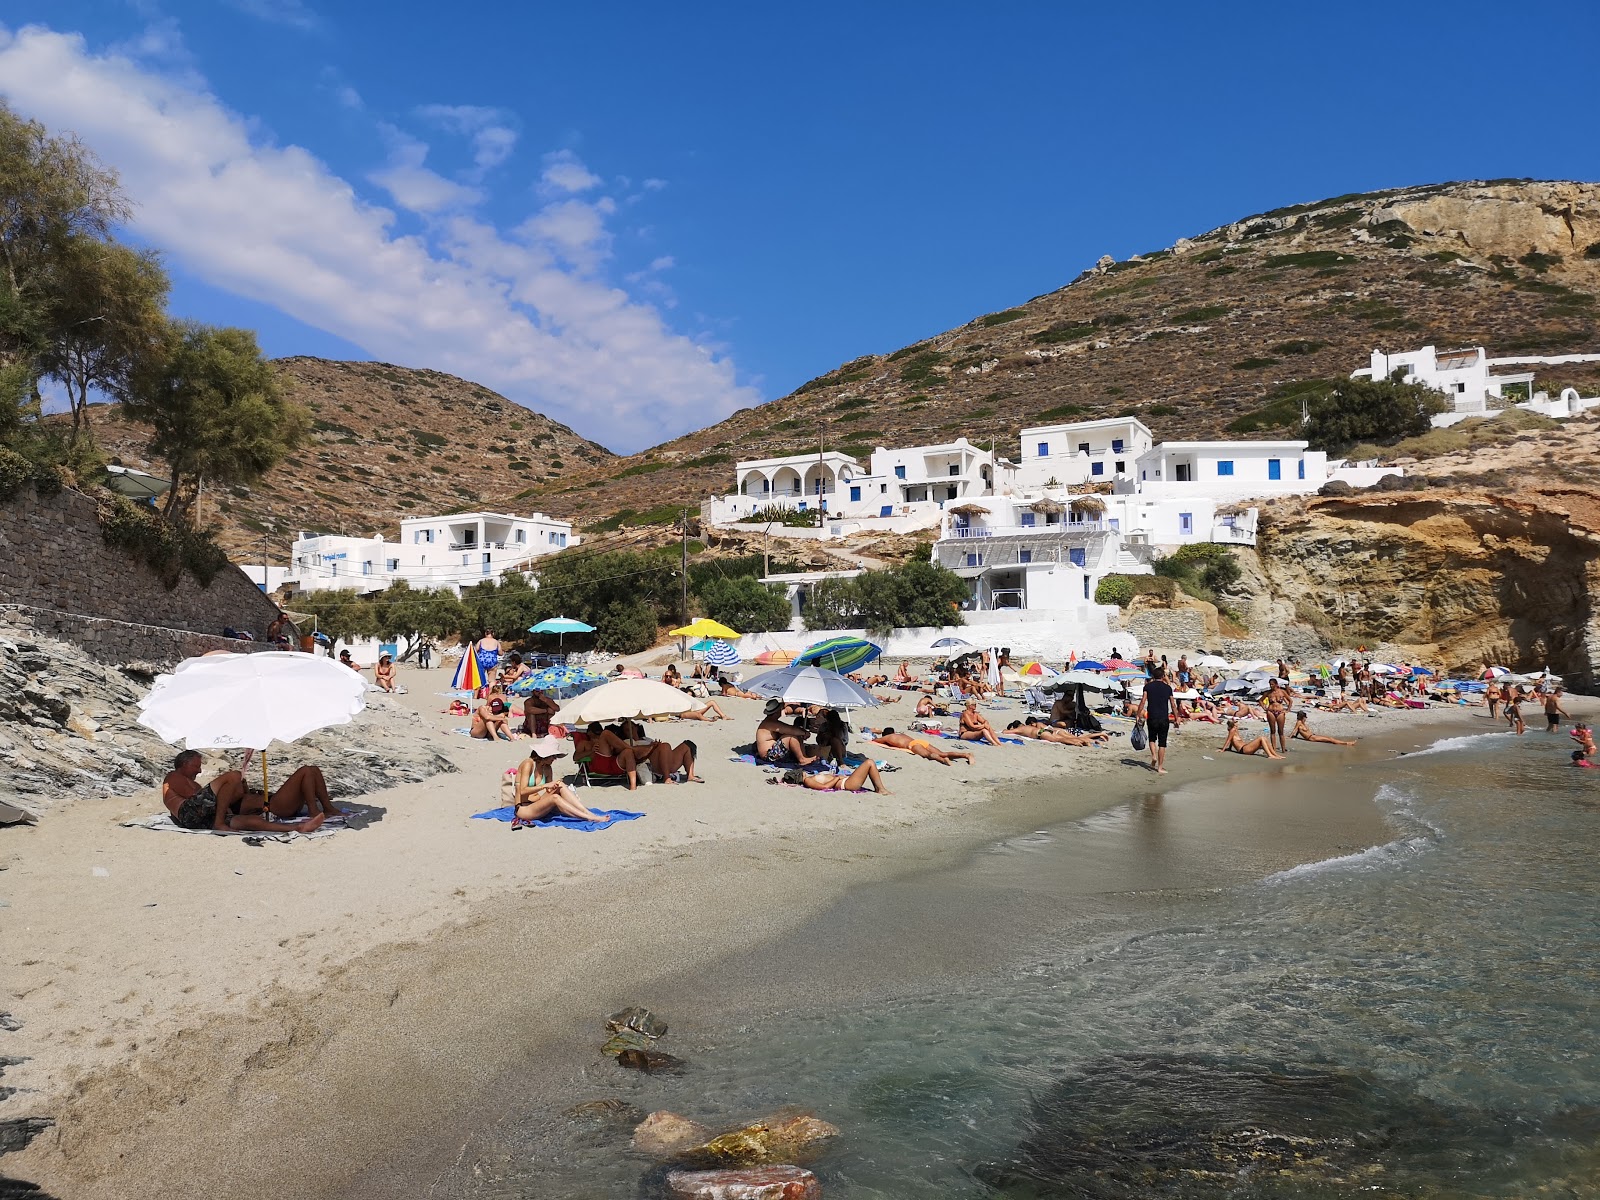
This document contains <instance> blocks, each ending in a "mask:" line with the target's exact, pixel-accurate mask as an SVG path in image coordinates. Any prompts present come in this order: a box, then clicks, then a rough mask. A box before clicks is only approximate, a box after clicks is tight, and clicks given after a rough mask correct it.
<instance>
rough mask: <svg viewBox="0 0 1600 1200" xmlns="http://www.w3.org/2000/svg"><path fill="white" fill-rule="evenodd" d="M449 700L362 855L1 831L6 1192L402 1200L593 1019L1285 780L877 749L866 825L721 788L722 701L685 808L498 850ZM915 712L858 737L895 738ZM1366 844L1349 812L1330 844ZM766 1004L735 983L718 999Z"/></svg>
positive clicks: (1436, 725) (1107, 754)
mask: <svg viewBox="0 0 1600 1200" xmlns="http://www.w3.org/2000/svg"><path fill="white" fill-rule="evenodd" d="M446 678H447V677H446V676H445V674H444V672H442V671H434V672H429V673H417V672H412V673H410V674H409V676H408V678H407V680H406V682H408V683H409V684H410V687H411V691H410V694H409V695H408V696H406V697H404V698H403V701H404V703H406V704H407V705H409V706H410V707H412V708H413V709H414V710H415V711H417V712H418V713H419V714H420V715H421V716H422V718H423V719H422V724H421V732H420V733H419V734H418V736H419V737H420V738H423V739H426V740H427V741H428V742H429V743H430V744H433V745H435V746H437V748H438V749H439V750H440V751H441V752H442V753H444V754H446V755H447V756H448V757H449V758H450V759H451V760H452V761H453V762H454V763H455V764H456V765H457V766H458V767H459V769H460V772H459V773H458V774H454V775H440V776H437V777H435V778H433V779H430V780H427V781H425V782H423V783H418V784H411V785H406V786H402V787H397V788H393V789H390V790H388V791H385V792H381V793H375V794H372V795H368V796H365V797H362V798H361V803H362V804H363V805H365V806H368V807H370V808H371V809H372V810H373V811H372V818H373V819H372V820H371V821H370V823H369V824H368V825H367V826H366V827H365V828H362V829H352V830H348V831H344V832H341V833H339V834H338V835H336V836H334V837H331V838H326V839H321V840H316V841H304V840H302V841H298V842H293V843H290V844H273V843H269V844H267V845H264V846H259V847H252V846H248V845H245V844H243V843H242V842H241V841H240V840H239V839H237V838H221V837H215V838H213V837H184V836H177V835H173V834H161V833H154V832H150V831H146V830H142V829H127V828H122V827H120V825H119V822H122V821H125V820H128V819H130V818H133V817H137V816H140V815H144V814H146V813H149V812H152V811H155V810H156V809H157V808H158V807H159V801H158V800H157V799H156V798H155V797H154V795H153V794H151V795H148V796H145V797H142V798H139V799H136V800H133V801H129V800H126V799H112V800H86V801H82V802H78V803H74V804H71V805H67V806H63V807H62V808H61V809H59V810H58V811H55V812H53V813H52V814H51V816H50V818H49V820H48V821H47V822H44V823H43V824H41V825H40V826H38V827H36V828H30V829H12V830H8V831H7V835H6V841H5V847H4V854H5V858H4V862H3V865H4V867H5V870H4V871H3V873H0V898H3V899H4V900H5V902H6V904H7V906H8V908H7V912H6V921H5V924H4V930H3V948H0V955H3V961H5V962H6V963H7V964H8V967H7V973H6V980H5V997H4V999H3V1001H0V1007H3V1008H4V1009H5V1010H8V1011H9V1012H11V1013H12V1014H13V1016H14V1017H15V1019H16V1020H17V1021H18V1022H20V1024H21V1028H20V1030H19V1031H17V1032H12V1033H5V1034H0V1039H3V1040H0V1054H5V1055H9V1056H13V1057H17V1058H25V1059H27V1061H26V1062H24V1063H22V1064H21V1065H18V1066H13V1067H10V1068H8V1069H7V1071H6V1075H5V1080H4V1082H5V1084H6V1085H7V1086H9V1087H15V1088H17V1089H18V1091H17V1093H16V1094H15V1095H14V1096H12V1097H10V1098H9V1099H7V1100H5V1101H4V1103H3V1106H0V1117H6V1118H16V1117H25V1116H48V1117H51V1118H53V1119H54V1120H55V1122H56V1124H55V1126H54V1127H53V1128H52V1129H50V1130H48V1131H46V1132H45V1133H43V1134H42V1135H40V1136H39V1137H38V1138H37V1139H36V1140H35V1141H34V1142H33V1144H32V1145H31V1146H30V1147H28V1148H27V1149H26V1150H25V1151H22V1152H20V1153H18V1154H15V1155H12V1156H9V1157H7V1158H6V1160H5V1162H4V1163H3V1170H4V1172H5V1174H7V1175H10V1176H14V1177H18V1178H24V1179H29V1180H32V1181H35V1182H37V1183H39V1184H40V1185H42V1186H44V1187H45V1188H46V1189H47V1190H49V1191H51V1192H54V1193H57V1194H60V1195H63V1196H70V1197H117V1196H126V1195H130V1194H137V1193H141V1192H146V1191H148V1192H152V1193H166V1194H172V1195H220V1194H227V1195H230V1196H234V1197H257V1196H260V1197H266V1196H282V1195H301V1196H349V1195H374V1196H376V1195H385V1194H388V1195H394V1194H420V1193H422V1192H423V1191H425V1190H426V1188H425V1187H424V1186H422V1185H421V1184H419V1183H418V1178H417V1174H416V1171H417V1170H418V1169H420V1164H419V1162H418V1161H417V1156H418V1155H419V1153H420V1150H421V1148H429V1151H430V1153H437V1152H438V1151H440V1150H441V1149H443V1148H446V1147H448V1146H450V1145H452V1144H453V1145H457V1146H459V1145H461V1144H462V1137H461V1133H460V1128H461V1116H462V1114H463V1112H464V1111H466V1110H467V1109H468V1108H469V1107H470V1106H472V1105H482V1104H484V1103H485V1102H486V1098H487V1097H492V1096H493V1094H494V1090H495V1088H496V1087H497V1086H501V1084H500V1082H499V1081H502V1080H505V1079H508V1078H509V1075H508V1068H509V1067H511V1066H512V1065H516V1066H517V1067H519V1068H521V1069H522V1070H523V1071H526V1068H527V1065H528V1061H529V1055H530V1054H534V1055H537V1054H538V1053H542V1052H543V1050H542V1049H541V1048H543V1047H548V1046H554V1045H561V1044H571V1045H573V1046H578V1047H581V1048H582V1049H583V1051H584V1052H585V1053H592V1048H591V1047H590V1046H589V1043H590V1042H591V1041H592V1040H593V1030H594V1029H595V1027H596V1022H597V1020H598V1019H599V1017H600V1016H603V1014H604V1013H606V1012H608V1011H611V1010H612V1009H613V1008H615V1007H618V1006H620V1005H622V1004H626V1003H634V1002H645V1000H646V998H645V997H644V996H643V995H641V993H643V992H646V991H649V990H650V989H651V987H652V984H653V982H654V981H657V980H662V979H665V978H667V977H669V976H670V977H673V978H675V979H677V980H679V981H680V985H679V986H680V988H681V981H683V980H686V979H693V978H694V977H695V974H696V973H697V972H702V973H714V972H716V971H717V970H719V965H720V964H725V963H727V962H729V961H731V960H732V959H734V958H735V957H736V956H738V955H740V954H743V953H746V952H749V951H752V950H753V949H755V948H757V947H759V946H761V945H762V944H763V943H765V942H767V941H769V940H770V939H772V938H773V937H774V936H776V935H777V934H778V933H780V932H782V931H784V930H787V929H793V928H795V927H796V926H798V925H800V924H802V923H803V922H805V921H807V920H808V919H811V918H812V917H813V916H814V915H815V914H816V913H818V912H820V911H822V910H823V909H824V908H826V907H827V906H828V905H830V904H832V903H834V902H836V901H837V900H838V898H839V897H841V896H842V895H844V894H845V893H847V892H848V891H849V890H850V889H851V888H852V887H856V886H858V885H861V884H864V883H870V882H872V881H875V880H881V879H884V878H888V877H891V876H894V875H896V874H901V873H906V872H912V871H917V870H921V869H925V868H927V867H928V866H930V865H932V864H935V863H938V862H940V861H942V860H946V859H948V858H950V857H951V856H954V855H958V854H961V853H964V852H966V851H968V850H970V849H971V848H972V847H974V846H976V845H979V844H981V843H983V842H984V841H986V840H989V839H993V838H996V837H1004V836H1007V835H1009V834H1011V833H1015V832H1017V831H1021V830H1029V829H1032V828H1034V827H1035V826H1037V825H1040V824H1047V823H1061V822H1065V821H1069V820H1072V819H1074V818H1075V817H1079V816H1084V815H1086V814H1089V813H1092V812H1095V811H1097V810H1100V809H1105V808H1109V807H1111V806H1113V805H1116V804H1118V803H1122V802H1124V801H1125V800H1127V799H1128V798H1129V797H1135V796H1141V795H1150V794H1155V795H1159V794H1162V793H1165V792H1169V791H1172V790H1174V789H1177V788H1180V787H1183V786H1186V785H1190V784H1194V783H1196V782H1198V781H1202V780H1205V779H1209V778H1221V777H1223V776H1226V775H1232V774H1235V773H1238V772H1241V771H1256V772H1259V771H1275V770H1281V769H1283V768H1281V767H1280V766H1279V765H1278V764H1274V763H1270V762H1267V761H1266V760H1264V759H1252V760H1248V761H1246V760H1241V759H1239V758H1238V757H1237V756H1234V755H1228V756H1222V755H1218V754H1217V753H1216V746H1217V745H1218V744H1219V743H1220V741H1221V733H1220V731H1219V730H1218V729H1217V728H1216V727H1215V726H1211V725H1205V724H1191V725H1188V726H1186V727H1185V729H1184V732H1183V733H1182V735H1181V736H1180V738H1179V740H1178V741H1177V743H1176V745H1175V749H1174V752H1173V755H1172V759H1171V766H1172V770H1171V773H1170V774H1169V775H1168V776H1166V777H1164V778H1161V779H1159V780H1158V778H1157V777H1156V776H1155V775H1153V774H1152V773H1150V772H1149V771H1148V770H1146V769H1144V767H1143V765H1142V764H1143V763H1144V762H1145V761H1146V757H1145V756H1144V755H1136V754H1133V753H1131V752H1130V751H1129V750H1128V749H1127V746H1126V741H1125V739H1123V738H1114V739H1113V743H1112V746H1111V747H1110V748H1109V749H1105V750H1077V749H1070V748H1065V747H1059V746H1049V745H1041V744H1033V743H1030V744H1028V745H1024V746H1010V745H1007V746H1003V747H1000V748H993V747H981V748H978V749H977V750H976V751H975V754H976V756H977V761H976V763H974V764H973V765H972V766H965V765H963V764H956V765H955V766H953V767H948V768H946V767H940V766H937V765H935V764H932V763H928V762H924V761H922V760H919V759H916V758H914V757H912V756H910V755H906V754H900V753H897V752H894V751H889V750H883V751H882V752H881V756H882V757H884V758H885V759H886V760H887V761H890V762H892V763H894V764H895V765H896V766H897V767H899V768H900V769H899V770H897V771H895V772H893V773H891V774H889V775H887V776H886V782H887V784H888V786H889V787H890V788H891V789H892V791H893V795H891V796H888V797H884V798H881V799H880V798H876V797H874V796H872V795H870V794H861V795H852V794H848V793H821V792H811V791H802V790H798V789H792V788H784V787H770V786H767V785H766V775H765V773H764V772H762V771H761V770H759V769H758V768H756V767H753V766H748V765H744V764H740V763H735V762H731V761H729V758H730V755H731V754H732V752H733V750H734V747H736V746H740V745H743V744H745V743H748V742H749V741H750V739H751V737H752V734H753V730H754V726H755V723H756V721H757V719H758V714H759V711H760V705H759V703H758V702H756V701H738V700H734V701H723V702H722V703H723V705H724V707H725V708H726V709H727V711H728V712H729V713H730V714H731V715H732V717H733V720H731V721H727V722H719V723H715V724H705V723H699V722H674V723H663V724H660V725H657V726H655V727H654V729H653V732H654V733H656V735H657V736H660V737H663V738H666V739H668V740H671V741H674V742H676V741H679V740H682V739H684V738H691V739H693V740H694V741H696V742H697V743H698V745H699V747H700V751H701V759H700V762H701V765H700V773H701V774H702V775H703V776H704V777H705V779H706V780H707V782H706V783H705V784H703V785H675V786H669V785H662V784H658V785H655V786H653V787H648V788H641V789H640V790H638V791H636V792H633V793H628V792H626V791H625V790H623V789H621V788H617V787H608V788H604V789H596V790H595V791H594V792H593V793H580V794H581V795H582V796H583V798H584V799H585V801H586V802H587V803H589V804H590V805H591V807H595V806H604V807H609V808H625V809H630V810H634V811H641V812H643V813H645V814H646V815H645V816H644V818H642V819H640V820H637V821H628V822H623V823H619V824H617V825H616V826H614V827H613V828H610V829H607V830H603V831H599V832H595V833H575V832H572V831H567V830H555V829H531V830H520V831H515V832H514V831H512V830H511V829H510V827H509V826H508V825H505V824H502V823H499V822H495V821H486V820H471V819H470V817H471V814H473V813H475V812H480V811H483V810H486V809H489V808H493V807H495V806H496V805H497V804H498V803H499V798H498V793H499V778H500V776H501V774H502V772H503V771H504V770H505V768H506V767H508V766H511V765H514V764H515V763H516V762H517V761H518V760H519V759H520V758H521V756H522V747H521V746H520V745H517V744H513V745H485V744H482V743H473V742H470V741H468V740H467V739H466V738H464V737H461V736H458V735H455V734H452V733H451V732H450V730H451V729H452V728H453V727H454V726H456V725H458V724H459V723H460V719H459V718H454V717H450V716H448V715H447V714H445V713H444V712H443V711H442V710H443V708H444V707H445V704H446V700H445V699H444V698H442V697H441V696H439V695H437V694H436V692H437V691H439V690H440V689H441V688H442V687H443V684H444V681H445V679H446ZM910 708H911V703H910V701H909V700H907V701H904V702H902V703H900V704H897V705H892V706H889V707H888V708H886V709H883V710H880V711H881V714H882V715H881V716H879V717H878V720H877V723H879V724H894V725H896V726H897V727H904V725H906V724H907V723H908V719H909V717H910V715H911V713H910ZM988 715H990V717H991V719H993V720H995V721H996V723H997V724H1002V723H1003V721H1002V720H1001V719H1000V718H1002V717H1004V718H1005V719H1009V716H1010V715H1009V714H1002V713H998V712H996V713H990V714H988ZM1467 724H1476V725H1478V726H1479V727H1480V728H1487V727H1488V722H1487V719H1486V714H1485V713H1484V712H1483V710H1481V709H1476V710H1474V709H1464V710H1458V709H1447V708H1442V707H1439V708H1434V709H1431V710H1428V711H1424V712H1406V713H1399V712H1383V713H1381V714H1380V715H1378V716H1375V717H1372V718H1364V717H1345V716H1339V717H1334V716H1328V715H1325V714H1324V715H1321V716H1320V718H1318V719H1316V720H1315V721H1314V725H1315V727H1316V728H1318V730H1319V731H1321V732H1326V733H1330V734H1333V735H1336V736H1360V737H1362V738H1363V739H1364V742H1363V745H1362V746H1361V747H1358V748H1357V749H1355V750H1351V751H1345V750H1341V749H1339V748H1336V747H1328V746H1307V747H1302V746H1300V745H1298V744H1297V745H1296V746H1295V747H1294V753H1292V754H1291V756H1290V761H1289V763H1288V764H1287V766H1288V767H1289V768H1292V769H1297V770H1298V769H1302V768H1303V767H1304V766H1305V764H1307V763H1312V764H1322V763H1330V764H1331V763H1333V762H1334V761H1335V760H1336V759H1337V758H1338V757H1339V756H1341V755H1351V756H1356V755H1372V754H1392V753H1394V752H1395V751H1396V750H1397V749H1405V748H1408V747H1410V746H1412V745H1417V744H1421V743H1422V742H1425V741H1428V740H1431V739H1432V738H1433V737H1435V736H1440V735H1441V732H1442V731H1447V730H1448V729H1449V728H1451V727H1460V726H1463V725H1467ZM1111 727H1112V728H1125V726H1111ZM1430 731H1432V732H1430ZM1529 736H1530V737H1532V736H1543V735H1542V734H1534V733H1530V734H1529ZM1316 773H1317V772H1316V771H1315V770H1314V771H1313V774H1316ZM1383 837H1384V828H1383V823H1382V821H1381V819H1379V818H1378V816H1377V814H1376V812H1374V813H1373V814H1372V818H1371V820H1370V822H1369V823H1362V822H1356V823H1354V824H1347V825H1346V826H1345V827H1344V829H1343V830H1342V832H1341V839H1342V840H1341V841H1339V842H1338V843H1337V845H1338V846H1341V847H1348V846H1350V845H1357V846H1359V845H1360V844H1362V843H1365V844H1371V843H1374V842H1377V841H1381V840H1382V839H1383ZM1286 852H1287V851H1286ZM880 945H881V943H880ZM962 952H963V951H961V950H960V948H955V949H953V950H952V954H954V955H959V954H960V953H962ZM966 952H967V953H970V952H971V951H970V949H969V950H968V951H966ZM893 957H894V956H893V955H892V954H887V955H883V954H872V953H868V954H864V955H863V956H862V958H863V964H864V965H863V967H862V971H861V978H860V979H856V980H839V979H809V980H808V979H807V977H806V974H805V971H804V969H803V967H798V968H796V967H794V966H793V965H791V969H789V970H787V971H784V972H776V973H775V974H774V976H773V978H772V980H771V986H772V988H773V990H772V991H771V992H770V993H769V1003H770V1005H771V1006H773V1007H778V1006H781V1005H783V1004H786V1003H792V1002H797V1001H799V1000H801V999H803V997H804V993H805V990H806V988H807V987H812V988H815V989H819V990H826V989H830V988H841V987H857V988H860V987H863V986H866V985H868V984H869V983H870V980H871V977H872V975H873V973H874V971H882V972H891V971H904V970H906V969H908V968H907V965H906V964H905V963H904V962H901V963H898V964H896V963H894V962H893V961H884V960H885V959H888V960H892V959H893ZM938 966H939V964H938V963H931V964H928V966H927V969H929V970H935V969H937V968H938ZM761 983H762V981H761V980H760V979H755V980H746V981H744V989H743V991H742V993H741V996H742V999H741V1001H740V1002H747V1001H748V999H749V997H750V996H751V995H756V996H759V995H761V994H762V993H761V987H760V985H761ZM723 990H724V991H726V989H723ZM422 1157H423V1158H426V1157H427V1156H426V1155H422ZM435 1161H437V1159H435Z"/></svg>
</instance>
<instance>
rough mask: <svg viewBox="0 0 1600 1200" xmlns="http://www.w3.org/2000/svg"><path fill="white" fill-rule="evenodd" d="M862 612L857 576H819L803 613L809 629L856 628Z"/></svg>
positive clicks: (807, 598)
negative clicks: (850, 577)
mask: <svg viewBox="0 0 1600 1200" xmlns="http://www.w3.org/2000/svg"><path fill="white" fill-rule="evenodd" d="M860 612H861V605H860V602H859V592H858V591H857V588H856V581H855V580H854V579H819V580H817V582H816V583H814V584H812V585H811V592H810V594H809V595H808V596H807V597H806V604H805V608H804V610H803V611H802V614H801V615H802V616H804V617H805V622H806V628H807V629H854V628H856V626H857V623H858V622H857V617H858V616H859V614H860Z"/></svg>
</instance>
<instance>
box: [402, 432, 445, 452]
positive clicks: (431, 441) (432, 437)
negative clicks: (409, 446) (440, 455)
mask: <svg viewBox="0 0 1600 1200" xmlns="http://www.w3.org/2000/svg"><path fill="white" fill-rule="evenodd" d="M406 432H407V433H409V434H410V435H411V437H412V439H413V440H414V441H415V442H416V443H417V445H419V446H426V447H427V448H428V449H429V450H437V449H439V448H440V447H441V446H445V445H448V444H449V439H448V438H444V437H441V436H440V435H439V434H437V433H429V432H428V431H427V430H426V429H408V430H406Z"/></svg>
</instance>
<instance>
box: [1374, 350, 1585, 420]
mask: <svg viewBox="0 0 1600 1200" xmlns="http://www.w3.org/2000/svg"><path fill="white" fill-rule="evenodd" d="M1590 362H1600V354H1557V355H1521V356H1514V357H1510V358H1490V357H1489V352H1488V351H1487V350H1486V349H1484V348H1483V347H1482V346H1466V347H1463V348H1461V349H1458V350H1440V349H1438V348H1437V347H1435V346H1424V347H1422V349H1420V350H1405V351H1400V352H1398V353H1393V354H1391V353H1388V352H1387V351H1383V350H1374V351H1373V352H1372V361H1371V363H1370V364H1369V365H1368V366H1365V367H1362V368H1360V369H1359V370H1356V371H1352V372H1351V373H1350V378H1352V379H1390V378H1393V377H1394V375H1395V374H1396V373H1399V375H1400V381H1401V382H1402V383H1420V384H1422V385H1423V386H1424V387H1430V388H1432V389H1433V390H1434V391H1436V392H1442V393H1444V396H1445V398H1446V399H1447V400H1448V401H1449V402H1450V408H1449V409H1448V410H1447V411H1445V412H1442V413H1439V414H1437V415H1436V416H1435V417H1434V418H1433V424H1434V426H1435V427H1438V428H1444V427H1446V426H1450V425H1454V424H1456V423H1457V422H1458V421H1465V420H1466V419H1467V418H1468V417H1483V416H1492V415H1494V414H1495V413H1497V412H1499V411H1501V410H1502V409H1504V408H1506V407H1508V406H1515V407H1517V408H1526V409H1529V410H1530V411H1533V412H1538V413H1543V414H1544V415H1546V416H1550V417H1557V418H1565V417H1574V416H1577V415H1578V414H1579V413H1580V412H1584V411H1586V410H1587V409H1590V408H1594V407H1596V406H1597V405H1600V397H1582V396H1579V395H1578V393H1577V390H1576V389H1575V388H1565V389H1563V391H1562V392H1561V395H1560V396H1559V397H1557V398H1555V399H1551V397H1550V396H1549V394H1548V393H1546V392H1536V391H1534V390H1533V383H1534V375H1535V372H1534V371H1531V370H1511V371H1507V372H1503V373H1496V372H1495V371H1494V369H1493V368H1495V367H1512V368H1517V367H1537V366H1560V365H1562V364H1565V363H1590Z"/></svg>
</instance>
